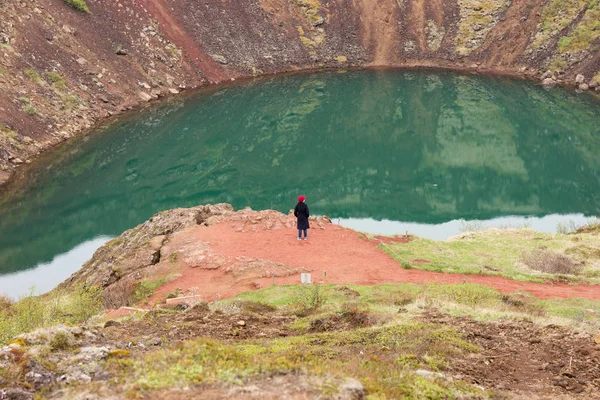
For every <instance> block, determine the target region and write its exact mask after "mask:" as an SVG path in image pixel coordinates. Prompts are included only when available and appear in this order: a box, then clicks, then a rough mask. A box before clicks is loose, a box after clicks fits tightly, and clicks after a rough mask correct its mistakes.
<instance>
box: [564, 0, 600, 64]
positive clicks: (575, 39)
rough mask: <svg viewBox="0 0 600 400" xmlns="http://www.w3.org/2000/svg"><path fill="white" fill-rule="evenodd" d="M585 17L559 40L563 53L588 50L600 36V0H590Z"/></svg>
mask: <svg viewBox="0 0 600 400" xmlns="http://www.w3.org/2000/svg"><path fill="white" fill-rule="evenodd" d="M586 8H587V9H586V11H585V14H584V15H583V18H582V19H581V21H579V23H578V24H577V26H575V28H574V29H573V31H572V32H571V33H570V34H569V35H568V36H563V37H561V38H560V40H559V41H558V51H560V52H561V53H567V52H573V51H581V50H588V49H590V46H591V45H592V43H593V42H594V41H595V40H596V39H597V38H598V37H600V4H599V1H598V0H589V1H587V4H586Z"/></svg>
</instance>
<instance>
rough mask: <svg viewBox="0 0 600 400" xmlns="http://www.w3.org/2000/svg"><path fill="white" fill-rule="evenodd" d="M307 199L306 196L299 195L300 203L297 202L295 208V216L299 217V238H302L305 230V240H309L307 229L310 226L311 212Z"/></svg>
mask: <svg viewBox="0 0 600 400" xmlns="http://www.w3.org/2000/svg"><path fill="white" fill-rule="evenodd" d="M305 200H306V196H298V204H296V208H294V217H296V218H297V219H298V240H302V232H304V240H307V239H308V232H307V229H308V228H310V226H309V225H308V217H309V216H310V213H309V211H308V206H307V205H306V203H305V202H304V201H305Z"/></svg>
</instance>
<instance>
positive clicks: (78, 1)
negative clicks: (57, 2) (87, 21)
mask: <svg viewBox="0 0 600 400" xmlns="http://www.w3.org/2000/svg"><path fill="white" fill-rule="evenodd" d="M63 1H64V2H65V3H67V5H68V6H69V7H71V8H74V9H75V10H77V11H82V12H86V13H89V12H90V9H89V8H88V6H87V3H86V2H85V0H63Z"/></svg>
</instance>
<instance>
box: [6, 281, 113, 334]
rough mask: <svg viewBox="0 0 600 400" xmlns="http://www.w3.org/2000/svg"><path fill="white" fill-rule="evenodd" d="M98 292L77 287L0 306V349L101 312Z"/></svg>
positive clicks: (94, 288) (95, 288) (7, 302)
mask: <svg viewBox="0 0 600 400" xmlns="http://www.w3.org/2000/svg"><path fill="white" fill-rule="evenodd" d="M100 293H101V289H100V288H97V287H85V286H78V287H76V288H74V289H72V290H69V291H67V290H60V289H57V290H54V291H52V292H50V293H49V294H47V295H43V296H33V290H32V291H31V295H30V296H29V297H25V298H23V299H21V300H20V301H18V302H16V303H12V302H10V301H7V300H3V301H2V302H1V305H0V345H4V344H6V343H8V342H9V341H10V340H11V339H12V338H14V337H15V336H17V335H19V334H22V333H27V332H31V331H33V330H36V329H39V328H44V327H49V326H53V325H58V324H75V323H82V322H85V321H87V320H88V319H90V318H91V317H92V316H94V315H96V314H98V312H100V310H101V309H102V303H101V300H100ZM57 345H59V344H57Z"/></svg>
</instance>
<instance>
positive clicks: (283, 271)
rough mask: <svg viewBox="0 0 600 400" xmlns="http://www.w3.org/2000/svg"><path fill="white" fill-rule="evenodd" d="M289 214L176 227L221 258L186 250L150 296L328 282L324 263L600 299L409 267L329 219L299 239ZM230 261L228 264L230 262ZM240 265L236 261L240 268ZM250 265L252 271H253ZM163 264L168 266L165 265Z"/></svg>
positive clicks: (350, 274) (343, 273)
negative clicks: (303, 280) (271, 222)
mask: <svg viewBox="0 0 600 400" xmlns="http://www.w3.org/2000/svg"><path fill="white" fill-rule="evenodd" d="M290 220H291V219H289V220H287V221H288V223H287V225H283V226H281V227H279V228H276V229H270V228H265V226H264V225H260V224H259V225H252V226H251V229H244V228H242V227H240V225H239V224H236V223H232V221H227V220H226V221H224V222H221V223H218V224H216V225H211V226H208V227H205V226H195V227H191V228H188V229H186V230H184V231H181V232H178V233H177V234H175V235H174V237H173V238H171V239H170V243H169V247H170V248H172V249H175V248H183V247H184V246H188V248H189V246H195V244H197V243H204V246H205V247H206V246H208V247H207V248H209V250H207V251H208V252H209V253H210V257H208V258H210V259H211V260H213V261H211V262H213V263H214V260H220V261H218V262H217V264H218V266H216V265H206V262H205V264H204V265H202V266H200V267H198V266H196V267H191V265H190V262H189V258H188V259H187V260H188V261H187V264H186V259H185V257H180V258H182V260H180V262H177V263H176V264H177V266H178V271H177V272H178V273H179V274H181V276H180V277H179V278H178V279H176V280H174V281H172V282H170V283H168V284H166V285H164V286H162V287H161V288H160V289H159V291H158V293H156V295H155V296H154V297H153V298H152V299H151V300H150V302H152V301H154V300H159V299H164V297H165V296H166V294H167V293H168V292H170V291H173V290H175V289H176V288H179V289H182V290H184V291H189V290H190V288H194V289H193V290H192V291H193V292H195V293H197V294H198V295H200V296H201V297H202V298H203V299H204V300H207V301H212V300H217V299H222V298H227V297H232V296H235V295H236V294H238V293H241V292H244V291H248V290H253V289H257V288H260V287H267V286H270V285H271V284H272V275H273V274H274V275H275V283H276V284H294V283H300V276H299V275H300V273H301V272H303V271H305V272H311V273H312V278H313V282H322V281H323V271H326V278H325V281H326V283H336V284H359V285H373V284H380V283H420V284H423V283H445V284H461V283H475V284H481V285H486V286H489V287H492V288H494V289H497V290H499V291H501V292H504V293H511V292H514V291H526V292H529V293H531V294H532V295H534V296H536V297H538V298H540V299H549V298H569V297H583V298H588V299H600V286H598V285H579V286H571V285H563V284H538V283H530V282H518V281H513V280H510V279H506V278H502V277H496V276H486V275H462V274H445V273H436V272H430V271H421V270H417V269H410V270H407V269H403V268H402V267H401V265H400V263H398V262H396V261H394V260H393V259H392V258H390V257H389V256H388V255H387V254H386V253H385V252H383V251H382V250H380V249H378V248H377V246H378V245H379V244H380V241H379V240H368V239H366V238H364V237H363V236H362V235H359V234H358V233H357V232H355V231H353V230H350V229H346V228H342V227H340V226H338V225H334V224H331V223H324V224H319V226H316V229H310V230H309V238H308V240H307V241H298V240H297V239H296V233H297V231H296V229H294V227H293V226H292V224H290V223H289V221H290ZM313 225H316V224H313ZM398 241H400V242H401V241H402V238H401V237H399V238H398ZM203 254H207V253H203ZM201 258H203V259H204V258H205V256H202V257H201ZM234 260H237V261H234ZM239 260H245V261H244V262H245V263H246V264H245V266H244V267H239V266H240V265H241V264H240V261H239ZM248 260H255V262H256V265H258V266H256V265H254V266H252V267H248V266H247V265H248V264H247V263H248ZM419 261H421V262H426V261H427V260H419ZM253 262H254V261H253ZM236 263H237V264H236ZM209 264H210V262H209ZM228 264H229V265H230V266H229V267H226V266H227V265H228ZM236 265H237V266H238V267H237V268H238V269H235V268H236V267H235V266H236ZM231 266H233V267H231ZM172 268H173V266H171V270H172ZM159 270H161V268H159ZM251 270H252V271H254V273H250V272H249V271H251ZM165 271H166V270H165V269H164V268H162V272H163V273H164V272H165ZM232 271H233V272H232ZM157 272H158V270H157Z"/></svg>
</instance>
